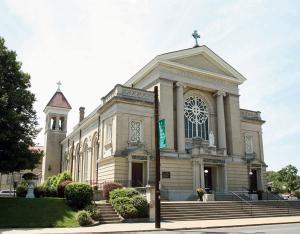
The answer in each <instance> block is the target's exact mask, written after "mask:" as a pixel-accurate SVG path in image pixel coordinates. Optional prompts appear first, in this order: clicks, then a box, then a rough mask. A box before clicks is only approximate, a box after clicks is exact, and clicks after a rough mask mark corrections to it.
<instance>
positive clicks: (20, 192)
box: [16, 184, 28, 197]
mask: <svg viewBox="0 0 300 234" xmlns="http://www.w3.org/2000/svg"><path fill="white" fill-rule="evenodd" d="M27 189H28V186H26V185H22V184H21V185H19V186H18V187H17V190H16V194H17V197H26V194H27Z"/></svg>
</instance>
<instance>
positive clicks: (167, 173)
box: [162, 171, 171, 179]
mask: <svg viewBox="0 0 300 234" xmlns="http://www.w3.org/2000/svg"><path fill="white" fill-rule="evenodd" d="M162 178H163V179H170V178H171V172H169V171H163V172H162Z"/></svg>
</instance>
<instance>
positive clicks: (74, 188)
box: [65, 183, 93, 209]
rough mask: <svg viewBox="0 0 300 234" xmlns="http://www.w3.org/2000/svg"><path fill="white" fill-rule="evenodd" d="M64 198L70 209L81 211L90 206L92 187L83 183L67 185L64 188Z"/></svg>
mask: <svg viewBox="0 0 300 234" xmlns="http://www.w3.org/2000/svg"><path fill="white" fill-rule="evenodd" d="M65 198H66V199H67V202H68V204H69V205H70V206H71V207H73V208H76V209H83V208H84V207H86V206H87V205H89V204H91V201H92V199H93V190H92V187H91V186H90V185H87V184H83V183H71V184H68V185H67V186H66V188H65Z"/></svg>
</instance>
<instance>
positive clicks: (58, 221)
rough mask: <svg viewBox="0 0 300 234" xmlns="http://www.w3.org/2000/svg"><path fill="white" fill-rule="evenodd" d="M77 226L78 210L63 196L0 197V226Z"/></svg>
mask: <svg viewBox="0 0 300 234" xmlns="http://www.w3.org/2000/svg"><path fill="white" fill-rule="evenodd" d="M77 226H79V225H78V223H77V221H76V212H75V211H73V210H72V209H71V208H70V207H69V206H68V205H67V204H66V203H65V201H64V200H63V199H61V198H34V199H26V198H14V197H7V198H6V197H1V198H0V228H17V227H18V228H33V227H77Z"/></svg>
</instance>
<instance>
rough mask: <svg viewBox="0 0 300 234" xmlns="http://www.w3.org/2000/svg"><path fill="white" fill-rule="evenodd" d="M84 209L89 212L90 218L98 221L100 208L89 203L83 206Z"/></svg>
mask: <svg viewBox="0 0 300 234" xmlns="http://www.w3.org/2000/svg"><path fill="white" fill-rule="evenodd" d="M85 210H86V211H87V212H89V214H90V215H91V218H92V219H93V220H95V221H99V220H100V218H101V213H100V209H98V208H97V206H96V205H94V204H91V205H88V206H87V207H85Z"/></svg>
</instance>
